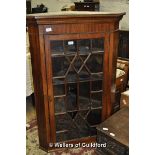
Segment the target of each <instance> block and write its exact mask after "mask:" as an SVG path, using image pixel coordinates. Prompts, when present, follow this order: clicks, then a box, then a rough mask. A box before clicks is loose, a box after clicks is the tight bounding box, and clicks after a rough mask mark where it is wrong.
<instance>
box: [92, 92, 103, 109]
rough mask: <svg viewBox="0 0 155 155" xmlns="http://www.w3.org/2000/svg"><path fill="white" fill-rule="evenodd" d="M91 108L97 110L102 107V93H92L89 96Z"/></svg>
mask: <svg viewBox="0 0 155 155" xmlns="http://www.w3.org/2000/svg"><path fill="white" fill-rule="evenodd" d="M91 98H92V99H91V101H92V108H97V107H101V106H102V92H101V93H92V95H91Z"/></svg>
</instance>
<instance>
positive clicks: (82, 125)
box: [74, 114, 90, 137]
mask: <svg viewBox="0 0 155 155" xmlns="http://www.w3.org/2000/svg"><path fill="white" fill-rule="evenodd" d="M74 122H75V123H76V125H77V126H78V129H79V134H80V135H79V136H80V137H87V136H89V135H90V127H89V125H88V124H87V122H86V121H85V120H84V119H83V118H82V117H81V116H80V115H79V114H77V115H76V117H75V119H74Z"/></svg>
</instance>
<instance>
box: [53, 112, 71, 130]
mask: <svg viewBox="0 0 155 155" xmlns="http://www.w3.org/2000/svg"><path fill="white" fill-rule="evenodd" d="M55 121H56V123H55V124H56V131H62V130H68V128H69V127H70V125H71V123H72V119H71V118H70V116H69V115H68V114H62V115H56V116H55Z"/></svg>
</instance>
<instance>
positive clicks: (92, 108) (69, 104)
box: [45, 34, 106, 142]
mask: <svg viewBox="0 0 155 155" xmlns="http://www.w3.org/2000/svg"><path fill="white" fill-rule="evenodd" d="M104 46H105V38H104V35H103V34H89V35H84V34H72V35H45V51H46V68H47V81H48V96H49V98H50V101H49V110H50V116H49V118H50V128H51V141H52V142H62V141H70V140H77V139H79V138H85V137H93V136H95V135H96V125H98V124H100V123H101V121H102V118H103V116H104V111H105V109H104V102H103V95H104V67H106V64H105V63H104V53H105V52H104Z"/></svg>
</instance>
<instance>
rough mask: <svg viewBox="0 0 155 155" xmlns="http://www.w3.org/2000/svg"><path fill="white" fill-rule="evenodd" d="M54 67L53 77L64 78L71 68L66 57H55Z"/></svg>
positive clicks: (53, 60) (53, 59)
mask: <svg viewBox="0 0 155 155" xmlns="http://www.w3.org/2000/svg"><path fill="white" fill-rule="evenodd" d="M52 67H53V77H56V76H64V75H65V73H66V71H67V69H68V67H69V62H68V61H67V60H66V58H65V57H53V58H52Z"/></svg>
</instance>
